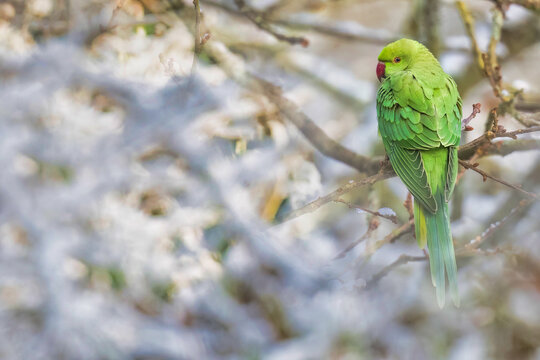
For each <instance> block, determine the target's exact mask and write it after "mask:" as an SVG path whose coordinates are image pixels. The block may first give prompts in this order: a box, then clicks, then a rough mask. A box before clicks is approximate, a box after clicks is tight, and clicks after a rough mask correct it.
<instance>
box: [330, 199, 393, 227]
mask: <svg viewBox="0 0 540 360" xmlns="http://www.w3.org/2000/svg"><path fill="white" fill-rule="evenodd" d="M334 202H338V203H342V204H345V205H347V206H348V207H349V209H357V210H361V211H364V212H367V213H368V214H371V215H374V216H379V217H382V218H384V219H386V220H389V221H391V222H393V223H394V224H397V223H398V221H397V216H396V214H381V213H380V212H379V211H373V210H370V209H367V208H365V207H362V206H359V205H354V204H351V203H350V202H348V201H345V200H343V199H341V198H337V199H335V200H334Z"/></svg>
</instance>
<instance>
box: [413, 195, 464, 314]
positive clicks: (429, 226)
mask: <svg viewBox="0 0 540 360" xmlns="http://www.w3.org/2000/svg"><path fill="white" fill-rule="evenodd" d="M435 196H436V197H437V199H436V201H437V208H438V209H437V212H436V213H435V214H432V213H431V212H430V211H428V210H426V209H424V208H423V206H422V205H421V204H419V203H418V202H416V201H415V202H414V225H415V229H416V230H415V231H416V239H417V241H418V246H420V247H421V248H424V247H425V246H426V243H427V246H428V250H429V267H430V269H431V281H432V282H433V286H435V291H436V293H437V303H438V304H439V307H441V308H442V307H443V306H444V302H445V287H446V282H445V276H444V275H445V268H446V274H447V276H448V283H449V285H450V296H451V297H452V301H453V302H454V305H455V306H457V307H459V292H458V285H457V265H456V256H455V254H454V244H453V242H452V233H451V232H450V221H449V216H448V204H447V203H446V201H445V199H444V194H440V195H435Z"/></svg>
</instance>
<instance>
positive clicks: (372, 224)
mask: <svg viewBox="0 0 540 360" xmlns="http://www.w3.org/2000/svg"><path fill="white" fill-rule="evenodd" d="M378 227H379V221H378V220H377V218H373V219H372V220H371V221H370V222H369V226H368V229H367V231H366V232H365V233H364V235H362V236H361V237H360V238H359V239H358V240H356V241H354V242H352V243H351V244H349V245H348V246H347V247H346V248H345V249H343V250H342V251H341V252H340V253H339V254H337V255H336V256H335V257H334V260H337V259H341V258H343V257H344V256H345V255H347V253H348V252H349V251H351V250H352V249H354V248H355V247H356V246H357V245H358V244H360V243H361V242H362V241H364V240H365V239H367V238H368V237H370V236H371V234H372V233H373V231H375V230H376V229H377V228H378Z"/></svg>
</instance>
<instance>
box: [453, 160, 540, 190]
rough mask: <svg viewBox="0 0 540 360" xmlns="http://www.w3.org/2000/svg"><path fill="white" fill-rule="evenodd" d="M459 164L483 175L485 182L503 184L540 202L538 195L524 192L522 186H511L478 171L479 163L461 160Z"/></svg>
mask: <svg viewBox="0 0 540 360" xmlns="http://www.w3.org/2000/svg"><path fill="white" fill-rule="evenodd" d="M459 164H460V165H461V166H463V167H464V168H466V169H471V170H473V171H476V172H477V173H479V174H480V175H482V178H483V179H484V181H486V179H491V180H493V181H496V182H498V183H499V184H503V185H505V186H508V187H509V188H512V189H514V190H517V191H519V192H521V193H522V194H525V195H527V196H529V197H531V198H533V199H535V200H538V195H537V194H534V193H531V192H528V191H526V190H523V189H522V188H521V187H520V186H517V185H513V184H510V183H509V182H507V181H504V180H502V179H499V178H496V177H495V176H492V175H489V174H488V173H486V172H485V171H483V170H480V169H478V163H475V164H471V163H469V162H467V161H463V160H459Z"/></svg>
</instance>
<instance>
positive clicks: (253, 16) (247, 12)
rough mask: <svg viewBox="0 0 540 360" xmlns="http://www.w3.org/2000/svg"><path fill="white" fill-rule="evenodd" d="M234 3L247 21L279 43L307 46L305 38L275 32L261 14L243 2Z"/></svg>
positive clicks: (241, 0) (235, 1)
mask: <svg viewBox="0 0 540 360" xmlns="http://www.w3.org/2000/svg"><path fill="white" fill-rule="evenodd" d="M234 3H235V4H236V6H237V7H238V10H239V11H240V12H241V13H242V14H243V15H244V16H245V17H246V18H247V19H249V21H251V22H252V23H253V24H255V25H256V26H257V27H258V28H259V29H261V30H263V31H265V32H267V33H268V34H270V35H272V36H273V37H275V38H276V39H278V40H280V41H285V42H288V43H289V44H291V45H302V46H303V47H306V46H308V45H309V40H308V39H306V38H305V37H301V36H289V35H285V34H282V33H281V32H278V31H277V30H275V29H274V28H273V26H272V24H271V23H269V22H268V21H266V19H265V17H264V14H263V13H261V12H259V11H257V10H255V9H253V8H251V7H249V6H248V5H247V4H246V2H245V1H244V0H234Z"/></svg>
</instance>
